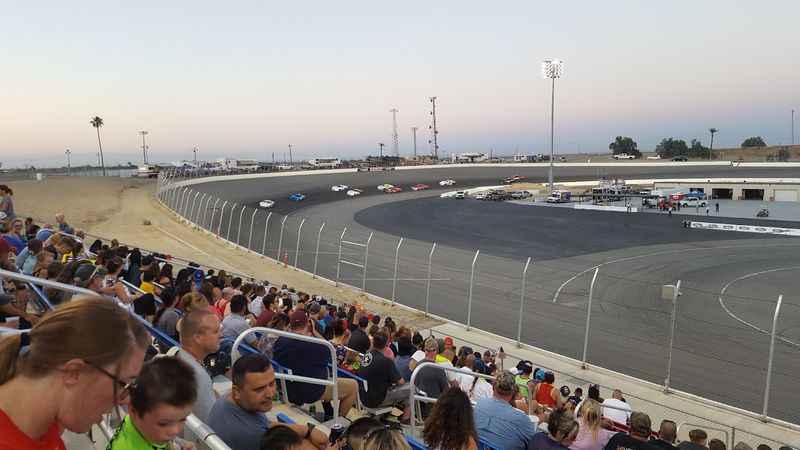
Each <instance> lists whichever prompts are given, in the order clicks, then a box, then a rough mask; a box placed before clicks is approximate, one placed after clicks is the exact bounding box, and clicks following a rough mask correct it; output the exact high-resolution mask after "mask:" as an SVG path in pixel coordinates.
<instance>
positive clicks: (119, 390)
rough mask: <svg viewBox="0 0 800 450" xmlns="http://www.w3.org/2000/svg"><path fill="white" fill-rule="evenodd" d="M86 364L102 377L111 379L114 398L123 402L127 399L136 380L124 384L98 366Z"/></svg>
mask: <svg viewBox="0 0 800 450" xmlns="http://www.w3.org/2000/svg"><path fill="white" fill-rule="evenodd" d="M86 364H88V365H89V366H91V367H92V368H93V369H95V370H97V371H98V372H100V373H102V374H103V375H105V376H107V377H108V378H111V380H113V381H114V393H115V394H116V395H115V397H116V398H119V399H120V400H124V399H126V398H128V395H130V392H131V389H133V388H135V387H136V380H133V381H131V382H130V383H126V382H124V381H122V380H120V379H119V377H117V376H116V375H114V374H112V373H111V372H109V371H107V370H105V369H103V368H102V367H100V366H97V365H94V364H92V363H90V362H87V363H86Z"/></svg>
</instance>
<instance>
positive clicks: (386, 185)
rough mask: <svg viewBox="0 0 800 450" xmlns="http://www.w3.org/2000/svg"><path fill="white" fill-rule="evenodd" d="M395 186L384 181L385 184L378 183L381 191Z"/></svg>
mask: <svg viewBox="0 0 800 450" xmlns="http://www.w3.org/2000/svg"><path fill="white" fill-rule="evenodd" d="M393 187H394V185H391V184H389V183H384V184H381V185H378V190H379V191H385V190H387V189H389V188H393Z"/></svg>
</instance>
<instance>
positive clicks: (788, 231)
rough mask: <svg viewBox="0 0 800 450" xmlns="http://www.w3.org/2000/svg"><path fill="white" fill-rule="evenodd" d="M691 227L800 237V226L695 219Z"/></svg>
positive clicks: (690, 223) (690, 224)
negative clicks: (774, 225) (788, 226)
mask: <svg viewBox="0 0 800 450" xmlns="http://www.w3.org/2000/svg"><path fill="white" fill-rule="evenodd" d="M689 228H698V229H701V230H714V231H738V232H741V233H760V234H778V235H783V236H798V237H800V229H798V228H781V227H764V226H758V225H738V224H731V223H714V222H694V221H692V222H689Z"/></svg>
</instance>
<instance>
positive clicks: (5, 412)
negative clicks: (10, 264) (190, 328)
mask: <svg viewBox="0 0 800 450" xmlns="http://www.w3.org/2000/svg"><path fill="white" fill-rule="evenodd" d="M149 340H150V336H149V334H148V333H147V330H145V328H144V327H142V325H141V324H140V323H139V322H138V321H136V320H135V319H134V318H133V317H132V316H131V315H130V314H129V313H127V312H126V311H124V310H123V309H121V308H119V307H118V306H117V305H115V304H113V303H111V302H109V301H108V300H106V299H103V298H96V297H83V298H81V300H80V301H75V302H71V303H69V304H66V305H62V306H60V307H58V308H56V309H55V310H53V311H51V312H49V313H48V314H47V315H46V316H45V317H43V318H42V320H41V321H40V322H39V323H37V324H36V325H35V326H34V327H33V329H31V330H30V332H28V333H23V334H14V335H6V336H3V337H2V338H0V418H1V419H0V423H1V424H2V425H0V448H8V449H25V448H47V449H63V448H64V443H63V442H62V441H61V437H60V436H61V433H62V431H63V430H65V429H66V430H69V431H72V432H75V433H86V432H88V431H89V430H90V429H91V427H92V425H93V424H95V423H97V422H98V421H99V420H100V418H101V416H102V415H103V414H105V413H106V412H107V411H109V410H111V409H112V407H113V406H114V405H116V404H118V403H119V402H122V401H124V400H125V398H126V397H127V395H128V389H129V387H130V383H131V382H133V380H135V379H136V376H137V375H139V371H140V369H141V367H142V361H143V360H144V354H145V349H146V348H147V346H148V344H149ZM23 347H27V350H25V351H23ZM22 355H24V356H22ZM45 394H46V395H45Z"/></svg>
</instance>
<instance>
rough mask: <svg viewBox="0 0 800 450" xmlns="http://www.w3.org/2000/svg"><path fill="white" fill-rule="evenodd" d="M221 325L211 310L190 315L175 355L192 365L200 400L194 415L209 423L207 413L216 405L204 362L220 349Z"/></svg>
mask: <svg viewBox="0 0 800 450" xmlns="http://www.w3.org/2000/svg"><path fill="white" fill-rule="evenodd" d="M219 336H220V324H219V319H218V318H217V316H216V315H215V314H214V313H212V312H211V311H209V310H208V309H198V310H194V311H191V312H189V313H187V314H186V315H185V316H184V317H183V319H182V320H181V325H180V337H181V346H180V348H179V349H178V350H177V351H176V352H175V353H173V354H174V355H175V356H177V357H178V358H180V359H181V360H183V361H184V362H185V363H187V364H189V366H190V367H191V368H192V371H194V376H195V379H196V381H197V401H196V402H195V404H194V407H193V408H192V413H193V414H194V415H195V416H197V418H198V419H200V420H201V421H203V422H206V423H208V422H207V421H208V414H209V412H210V411H211V407H212V406H214V400H215V399H216V394H215V392H214V383H213V381H212V380H211V375H209V374H208V372H207V371H206V369H205V367H203V361H204V360H205V359H206V357H207V356H208V355H210V354H212V353H216V352H217V350H219Z"/></svg>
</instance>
